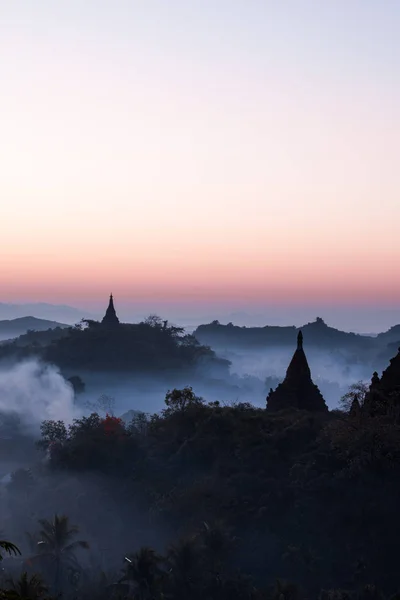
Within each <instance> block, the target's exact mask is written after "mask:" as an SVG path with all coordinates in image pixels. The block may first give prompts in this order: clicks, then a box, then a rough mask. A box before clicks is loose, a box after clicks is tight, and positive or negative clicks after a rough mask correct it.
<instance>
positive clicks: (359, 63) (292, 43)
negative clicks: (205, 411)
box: [0, 0, 400, 306]
mask: <svg viewBox="0 0 400 600" xmlns="http://www.w3.org/2000/svg"><path fill="white" fill-rule="evenodd" d="M138 4H140V3H138ZM138 4H135V3H130V2H125V1H121V4H120V6H119V10H118V11H116V10H115V9H114V4H113V3H112V2H111V1H110V2H104V3H103V4H102V8H101V9H100V10H99V9H98V4H96V2H94V1H93V0H88V1H87V2H85V9H84V10H81V8H80V7H81V6H82V5H81V4H79V3H78V2H75V0H71V1H69V2H67V0H60V1H59V2H57V3H50V2H48V1H47V0H42V1H41V2H38V3H31V2H28V0H26V1H24V0H18V1H16V2H15V3H14V2H12V3H8V6H7V7H5V8H2V13H4V12H5V14H4V19H3V18H2V25H1V28H2V29H1V31H0V34H1V35H0V53H1V55H2V56H6V57H7V60H6V61H2V64H1V66H0V76H1V78H2V81H6V82H7V86H6V93H2V95H1V96H0V111H1V114H2V115H3V116H6V118H5V119H4V122H3V123H2V132H1V145H0V161H1V165H2V167H1V171H2V175H1V178H0V197H1V199H2V210H1V224H2V228H1V236H2V248H3V250H2V258H1V262H0V283H1V293H0V301H3V302H5V301H21V302H22V301H27V300H29V301H32V300H42V301H49V302H54V301H57V302H64V303H66V302H70V303H75V304H79V303H86V302H89V301H91V300H93V301H94V300H96V299H98V298H99V297H104V296H105V295H107V294H108V293H109V291H111V290H112V291H113V292H114V293H115V294H116V295H118V297H119V298H121V299H123V300H124V301H125V300H126V301H128V300H132V301H136V300H146V299H157V298H159V299H160V300H162V301H165V302H174V301H176V302H181V301H187V302H188V303H190V302H195V303H199V302H200V303H201V302H202V301H203V300H204V301H207V302H210V301H213V300H215V301H216V302H218V303H220V302H223V301H224V300H225V299H226V301H227V302H229V303H230V304H235V303H237V304H241V305H243V303H247V304H248V305H249V306H251V305H259V304H260V303H263V302H268V301H273V302H279V301H286V302H293V303H295V302H306V303H307V302H314V303H315V302H316V301H317V302H321V303H326V302H330V303H331V302H332V301H334V302H337V303H339V304H340V303H343V302H350V301H351V302H354V303H357V302H363V303H368V302H371V303H382V304H388V303H389V304H394V303H395V302H400V280H399V279H398V277H397V278H396V276H397V271H398V265H399V264H400V242H399V235H398V223H399V221H400V201H399V197H400V193H399V192H400V179H399V174H398V173H399V169H398V164H397V162H398V160H397V157H398V156H399V151H400V148H399V145H400V108H399V107H400V86H399V80H398V78H396V74H397V73H398V72H400V71H399V67H400V65H399V64H398V62H399V56H400V53H399V42H398V39H397V37H396V36H397V33H396V31H397V30H396V27H395V26H394V23H396V22H398V17H399V11H398V9H397V8H396V5H395V4H393V5H392V4H391V3H389V5H390V6H389V5H386V6H380V5H379V3H376V5H375V8H371V7H369V8H368V10H367V9H366V8H365V10H362V11H361V10H359V9H360V7H361V4H359V2H357V1H356V0H355V1H354V5H353V3H352V7H351V8H349V5H348V3H347V2H345V1H344V0H343V1H341V0H338V2H337V3H335V10H333V8H329V7H328V6H326V5H325V7H323V8H322V7H321V8H318V9H317V8H316V5H315V3H313V7H314V8H313V10H311V8H312V6H311V4H310V2H307V1H306V0H304V1H303V2H299V3H297V2H296V3H294V2H293V5H292V10H291V11H287V10H286V11H285V10H283V9H282V10H281V9H280V8H279V7H278V4H279V3H276V5H275V7H269V8H268V3H265V2H258V1H256V0H255V1H254V3H249V4H251V6H249V5H248V4H247V3H244V4H242V3H240V2H229V3H228V2H227V1H225V0H221V2H219V3H218V8H215V4H214V3H213V2H211V1H208V0H205V1H204V2H202V3H199V2H197V1H193V3H184V2H183V1H179V0H173V1H172V2H171V3H168V5H169V10H168V11H167V10H166V9H165V5H163V3H161V2H160V1H156V0H149V2H146V3H143V4H142V5H141V6H138ZM188 4H190V6H188ZM301 4H302V8H301V9H300V6H299V5H301ZM327 4H328V3H327ZM244 5H246V6H247V9H246V10H245V9H244ZM296 6H297V8H296ZM357 6H358V8H357ZM332 7H333V4H332ZM363 7H365V5H363ZM154 14H157V16H158V17H157V20H155V19H154ZM396 57H397V58H396Z"/></svg>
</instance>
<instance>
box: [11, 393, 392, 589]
mask: <svg viewBox="0 0 400 600" xmlns="http://www.w3.org/2000/svg"><path fill="white" fill-rule="evenodd" d="M39 446H40V448H41V450H42V451H43V452H44V453H45V456H47V463H46V464H45V465H44V466H43V465H42V466H39V467H36V468H34V469H32V471H25V470H22V471H19V472H16V473H15V474H14V475H13V478H12V480H11V482H10V483H9V484H8V490H7V494H8V495H9V500H10V505H11V504H12V510H13V515H14V518H16V517H18V520H19V523H22V525H23V527H25V530H27V531H28V530H29V529H32V526H33V522H32V518H29V517H28V516H27V514H26V513H27V507H28V506H31V505H32V504H34V505H36V506H40V507H41V511H42V512H41V514H43V512H45V511H47V514H48V513H49V512H50V511H51V510H52V507H54V506H59V507H60V506H62V507H63V510H65V508H68V514H69V515H70V518H71V519H73V522H79V523H80V525H81V527H82V536H83V540H85V539H86V538H90V540H93V542H92V541H91V543H90V545H91V549H90V550H89V553H92V552H96V546H97V547H98V548H99V547H106V548H107V547H108V548H109V550H107V552H106V556H105V558H104V557H103V571H104V573H103V574H101V573H98V572H97V571H96V569H94V570H93V567H90V565H89V564H86V563H85V561H87V558H85V556H82V557H81V558H80V559H79V560H78V559H76V562H74V564H75V570H74V569H73V570H72V574H70V575H69V576H68V577H69V578H66V579H65V581H64V588H63V589H64V594H66V597H71V598H72V597H74V598H82V599H83V598H93V599H96V598H106V597H107V598H110V597H114V596H112V595H111V593H113V594H115V597H121V598H122V597H134V598H143V599H150V598H153V599H156V598H157V599H158V598H159V599H161V598H182V599H183V598H188V597H191V598H197V597H198V598H210V599H212V598H218V599H219V600H221V599H223V598H231V599H232V598H243V599H244V598H276V599H278V598H301V597H303V596H304V597H306V598H316V597H318V595H319V594H320V593H321V594H322V595H321V598H338V599H339V598H343V599H344V598H351V597H353V595H354V597H357V598H372V597H373V598H378V597H380V596H379V594H378V592H377V588H379V589H381V590H382V592H383V593H384V594H387V595H390V594H393V593H395V592H396V590H397V586H398V584H399V579H398V559H397V548H398V540H399V537H400V524H399V519H398V505H399V499H400V477H399V475H400V425H399V423H398V422H397V419H393V416H391V417H390V419H389V418H386V417H385V416H380V417H375V418H372V417H369V416H368V415H367V414H365V415H358V416H357V418H353V417H350V416H349V415H348V414H347V413H345V412H339V411H337V412H333V413H327V414H323V415H313V414H311V413H307V412H301V411H282V412H279V413H276V414H269V413H268V412H267V411H265V410H261V409H256V408H254V407H252V406H251V405H247V404H238V405H233V406H221V405H219V404H218V403H211V404H207V403H205V402H204V401H203V399H201V398H199V397H197V396H196V395H195V394H194V392H193V391H192V389H191V388H185V389H183V390H172V391H171V392H169V393H168V394H167V397H166V404H165V409H164V410H163V412H162V413H161V414H159V415H154V416H152V417H147V416H146V415H143V414H139V415H135V416H134V419H133V420H132V422H131V423H129V424H128V425H126V424H124V422H122V421H121V420H120V419H117V418H115V417H113V416H110V415H107V416H106V417H105V418H102V417H100V416H99V415H97V414H95V413H94V414H92V415H90V416H88V417H84V418H82V419H79V420H76V421H75V422H74V423H73V424H72V425H71V426H69V427H66V426H65V425H64V424H63V423H62V422H52V421H47V422H44V423H43V425H42V438H41V440H40V442H39ZM68 477H69V478H71V477H73V479H67V478H68ZM93 478H94V479H93ZM89 481H91V482H93V481H95V482H96V486H97V487H96V488H95V492H93V491H91V490H90V486H89V487H87V488H84V491H83V492H82V489H80V492H79V493H77V485H78V483H79V482H80V483H79V485H83V486H85V485H89V484H88V482H89ZM77 482H78V483H77ZM99 482H100V483H99ZM74 486H75V487H74ZM99 490H101V491H99ZM94 499H95V501H94ZM64 507H65V508H64ZM128 515H130V517H129V516H128ZM43 522H44V521H43V518H42V520H41V523H42V527H41V532H42V533H41V535H42V537H43V532H46V531H47V533H48V534H49V532H50V533H51V531H52V529H51V525H48V526H47V529H46V527H44V526H43ZM63 531H64V533H66V532H68V531H72V533H73V534H74V535H75V534H77V530H76V528H74V527H72V526H70V525H68V523H65V521H64V529H63ZM111 532H115V538H116V542H115V545H114V546H112V547H111V546H110V544H111V542H110V539H109V538H110V535H112V533H111ZM118 532H119V533H118ZM10 533H11V532H10ZM49 535H50V534H49ZM71 535H72V534H71ZM74 535H73V536H72V538H73V537H74ZM13 536H14V537H13V538H12V539H13V540H14V541H16V542H17V543H18V545H21V547H23V545H24V543H25V542H24V540H23V539H22V538H21V539H19V538H18V534H17V533H16V532H13ZM15 536H17V539H16V537H15ZM67 537H68V536H67ZM72 538H71V540H72V541H71V540H69V538H68V540H67V541H69V543H72V542H74V539H72ZM10 539H11V538H10ZM36 539H37V538H36ZM46 543H47V546H48V547H49V548H55V546H54V544H53V545H51V544H52V542H51V543H50V542H49V541H47V542H46ZM60 543H61V542H60ZM63 543H64V542H63ZM79 545H81V547H86V546H85V542H84V541H83V542H79V543H78V546H79ZM67 546H68V544H67V542H65V543H64V546H63V547H67ZM76 547H77V546H73V549H75V548H76ZM25 548H26V543H25ZM152 548H154V549H152ZM26 552H28V554H29V549H26V550H25V553H26ZM52 552H55V550H52ZM87 552H88V551H86V553H87ZM31 553H32V547H31ZM67 554H68V553H67ZM55 555H57V554H55ZM124 556H125V557H126V558H125V559H124ZM73 559H74V561H75V555H74V556H73ZM80 561H83V563H81V562H80ZM104 561H105V562H104ZM123 561H125V567H124V570H123V571H122V573H121V572H120V571H119V568H118V564H120V565H121V564H122V563H123ZM72 562H73V561H72ZM71 564H72V563H71ZM71 564H70V566H71ZM80 564H84V565H85V566H84V569H83V570H82V572H81V571H80V568H79V565H80ZM53 565H54V563H53ZM37 566H38V565H35V569H31V570H29V566H28V567H27V566H26V564H25V565H23V566H22V567H21V568H23V569H25V570H26V569H27V570H28V571H29V576H33V574H34V573H35V572H37ZM39 566H40V569H41V570H40V572H41V573H42V574H43V575H44V577H45V580H46V582H47V583H48V585H49V589H50V591H51V592H54V571H51V567H49V566H48V565H47V566H43V564H41V565H39ZM72 566H73V565H72ZM110 569H111V572H110ZM73 573H75V575H73ZM82 573H85V575H82ZM96 573H97V574H96ZM65 577H66V572H65ZM99 577H104V578H105V579H104V581H106V582H107V586H111V587H108V588H107V590H108V592H107V593H108V595H107V594H106V593H105V587H104V586H105V583H104V581H103V584H100V582H99V580H98V578H99ZM60 578H61V575H60V574H59V575H58V581H59V580H60ZM96 578H97V579H96ZM277 579H278V580H279V581H280V582H281V583H279V582H278V583H277ZM283 581H290V582H296V585H292V584H290V585H289V584H284V583H282V582H283ZM96 582H97V583H96ZM57 585H58V584H57ZM366 586H370V587H366ZM371 586H372V587H371ZM374 586H377V587H374ZM323 589H329V590H333V589H335V590H336V591H335V592H330V593H328V592H321V590H323ZM339 589H340V590H344V589H345V590H353V592H352V593H350V592H343V591H338V590H339ZM74 590H75V592H74ZM73 593H74V594H75V595H74V596H68V594H73ZM117 594H120V596H118V595H117ZM131 594H132V595H131ZM352 594H353V595H352ZM35 597H40V596H35Z"/></svg>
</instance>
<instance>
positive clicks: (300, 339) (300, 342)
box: [297, 330, 303, 350]
mask: <svg viewBox="0 0 400 600" xmlns="http://www.w3.org/2000/svg"><path fill="white" fill-rule="evenodd" d="M297 350H303V334H302V332H301V330H300V331H299V333H298V334H297Z"/></svg>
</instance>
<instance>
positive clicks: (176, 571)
mask: <svg viewBox="0 0 400 600" xmlns="http://www.w3.org/2000/svg"><path fill="white" fill-rule="evenodd" d="M200 558H201V557H200V554H199V547H198V544H197V540H196V538H195V537H192V538H189V539H184V540H181V541H180V542H178V544H176V545H174V546H171V547H170V548H169V550H168V555H167V568H168V573H169V577H170V581H171V584H172V588H173V594H174V597H176V598H177V599H178V598H183V599H186V598H189V597H191V598H194V596H196V597H197V594H196V592H195V590H196V589H197V584H198V583H199V581H200V580H201V578H202V577H203V576H204V573H203V571H202V569H200ZM199 591H200V590H199Z"/></svg>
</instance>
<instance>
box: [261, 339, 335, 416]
mask: <svg viewBox="0 0 400 600" xmlns="http://www.w3.org/2000/svg"><path fill="white" fill-rule="evenodd" d="M287 408H297V409H300V410H309V411H313V412H324V411H327V410H328V407H327V406H326V404H325V400H324V398H323V397H322V394H321V392H320V391H319V389H318V387H317V386H316V385H315V383H314V382H313V380H312V379H311V371H310V367H309V366H308V362H307V357H306V355H305V353H304V350H303V334H302V332H301V331H299V333H298V336H297V349H296V351H295V353H294V355H293V358H292V360H291V361H290V364H289V366H288V369H287V371H286V377H285V379H284V380H283V381H282V383H280V384H279V385H278V387H277V388H276V390H272V389H271V390H270V392H269V394H268V396H267V410H271V411H277V410H282V409H287Z"/></svg>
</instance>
